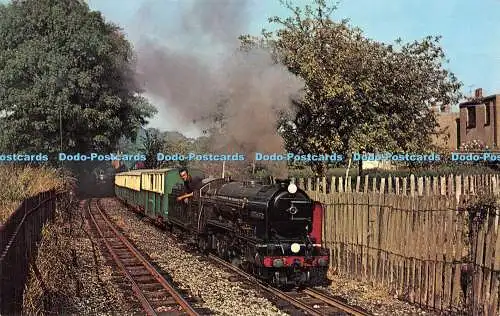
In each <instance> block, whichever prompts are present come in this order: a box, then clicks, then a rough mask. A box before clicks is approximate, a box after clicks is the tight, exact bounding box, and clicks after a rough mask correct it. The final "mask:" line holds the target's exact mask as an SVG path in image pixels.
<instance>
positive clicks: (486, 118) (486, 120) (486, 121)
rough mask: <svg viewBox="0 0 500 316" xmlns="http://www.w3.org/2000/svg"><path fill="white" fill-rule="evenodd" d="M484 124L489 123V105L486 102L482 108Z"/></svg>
mask: <svg viewBox="0 0 500 316" xmlns="http://www.w3.org/2000/svg"><path fill="white" fill-rule="evenodd" d="M484 116H485V118H484V126H487V125H490V105H489V104H486V108H485V109H484Z"/></svg>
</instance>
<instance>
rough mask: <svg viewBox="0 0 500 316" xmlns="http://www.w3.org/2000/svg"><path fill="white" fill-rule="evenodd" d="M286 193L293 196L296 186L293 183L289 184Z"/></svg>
mask: <svg viewBox="0 0 500 316" xmlns="http://www.w3.org/2000/svg"><path fill="white" fill-rule="evenodd" d="M288 192H289V193H291V194H294V193H295V192H297V186H296V185H295V184H294V183H290V184H289V185H288Z"/></svg>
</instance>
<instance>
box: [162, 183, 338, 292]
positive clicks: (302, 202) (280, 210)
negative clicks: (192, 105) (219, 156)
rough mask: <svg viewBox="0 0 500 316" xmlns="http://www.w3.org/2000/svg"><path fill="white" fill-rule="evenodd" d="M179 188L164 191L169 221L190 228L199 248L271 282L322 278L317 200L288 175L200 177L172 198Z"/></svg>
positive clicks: (324, 266) (325, 258) (324, 262)
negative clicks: (262, 179) (270, 180)
mask: <svg viewBox="0 0 500 316" xmlns="http://www.w3.org/2000/svg"><path fill="white" fill-rule="evenodd" d="M182 193H183V187H182V186H177V187H174V188H173V190H172V194H171V195H170V196H169V205H170V207H169V214H168V222H169V225H171V226H172V227H173V226H180V227H182V228H184V229H185V230H188V231H190V234H189V235H190V236H192V237H193V241H194V242H196V243H197V244H198V245H199V247H200V248H201V249H202V250H204V251H207V252H208V251H210V252H215V253H216V254H217V255H218V256H220V257H222V258H224V259H226V260H229V261H231V262H233V264H235V265H239V266H240V267H242V268H243V269H245V270H246V271H248V272H250V273H252V274H254V275H256V276H258V277H260V278H261V279H264V280H266V281H268V282H270V283H273V284H274V285H276V286H311V285H321V284H324V283H325V282H328V281H327V278H326V272H327V270H328V265H329V255H328V252H327V250H326V249H325V248H323V247H322V245H321V232H322V205H321V204H320V203H317V202H314V201H313V200H312V199H311V198H310V197H309V196H308V195H307V194H306V193H305V192H304V191H303V190H301V189H299V188H297V187H296V186H295V184H293V183H290V181H289V180H282V181H278V182H277V183H276V184H272V185H264V184H261V183H257V182H255V181H247V182H234V181H230V180H227V179H212V180H210V179H205V180H204V181H203V186H202V187H201V189H200V190H199V191H196V192H195V193H194V197H193V198H192V199H191V201H190V202H188V203H187V204H186V203H183V202H177V201H176V198H177V197H178V196H179V195H181V194H182ZM172 206H173V207H172Z"/></svg>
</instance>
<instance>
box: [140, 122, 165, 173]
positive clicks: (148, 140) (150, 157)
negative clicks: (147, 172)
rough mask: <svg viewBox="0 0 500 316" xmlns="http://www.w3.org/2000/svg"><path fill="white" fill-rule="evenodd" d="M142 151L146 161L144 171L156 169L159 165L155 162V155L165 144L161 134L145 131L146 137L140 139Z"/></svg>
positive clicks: (155, 130) (153, 130)
mask: <svg viewBox="0 0 500 316" xmlns="http://www.w3.org/2000/svg"><path fill="white" fill-rule="evenodd" d="M142 141H143V151H144V152H145V154H146V161H145V163H144V165H145V168H146V169H154V168H158V167H159V166H160V164H161V162H160V161H158V160H157V154H158V153H159V152H161V150H162V149H163V147H164V145H165V142H164V140H163V138H162V135H161V133H160V132H159V131H158V130H157V129H153V128H150V129H147V130H146V135H145V136H144V137H143V139H142Z"/></svg>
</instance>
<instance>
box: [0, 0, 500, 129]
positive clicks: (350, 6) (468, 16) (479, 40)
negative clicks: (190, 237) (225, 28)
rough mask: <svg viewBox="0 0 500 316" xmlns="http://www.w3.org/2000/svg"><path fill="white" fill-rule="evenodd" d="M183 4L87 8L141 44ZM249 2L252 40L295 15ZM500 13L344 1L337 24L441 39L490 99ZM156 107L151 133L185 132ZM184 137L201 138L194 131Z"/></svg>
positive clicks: (274, 3)
mask: <svg viewBox="0 0 500 316" xmlns="http://www.w3.org/2000/svg"><path fill="white" fill-rule="evenodd" d="M181 1H189V0H87V3H88V4H89V6H90V8H91V9H93V10H98V11H101V12H102V14H103V15H104V17H105V18H106V19H107V20H108V21H112V22H114V23H116V24H118V25H120V26H121V27H122V28H123V29H124V31H125V33H126V34H127V35H128V37H129V39H130V40H131V41H132V43H137V42H138V41H139V40H141V38H143V37H144V35H145V34H148V35H149V36H151V35H153V36H154V34H161V33H162V27H165V25H167V24H170V25H173V26H175V24H179V25H180V23H182V21H179V19H178V17H179V16H180V15H179V14H178V12H179V10H180V9H179V8H180V5H179V4H180V2H181ZM205 1H207V2H216V1H218V0H205ZM233 1H234V2H238V1H243V0H233ZM249 1H252V2H253V5H252V6H251V9H250V10H249V11H248V16H249V20H250V21H251V23H250V24H249V26H248V30H247V33H249V34H254V35H258V34H259V33H260V31H261V29H262V28H263V27H265V28H267V29H272V26H271V25H270V24H269V23H268V22H267V18H268V17H270V16H275V15H278V16H283V17H284V16H288V14H289V12H288V9H286V8H283V7H282V6H281V4H280V3H279V1H278V0H249ZM0 2H5V1H4V0H0ZM293 2H294V4H296V5H298V6H303V5H305V4H311V3H312V1H311V0H309V1H307V0H294V1H293ZM151 3H154V8H155V10H156V11H157V12H154V14H156V17H158V16H161V17H163V16H164V22H163V23H162V24H163V25H151V23H143V22H144V21H141V20H139V19H138V16H139V12H140V11H141V10H143V9H144V7H147V6H148V4H151ZM498 12H500V0H480V1H467V0H411V1H410V0H405V1H402V0H376V1H374V0H341V1H339V4H338V9H337V10H336V11H334V13H333V18H334V19H336V20H341V19H344V18H348V19H349V20H350V23H351V24H352V25H353V26H357V27H360V28H361V29H362V30H363V31H364V33H365V35H366V36H367V37H369V38H372V39H374V40H378V41H383V42H392V41H394V40H395V39H396V38H398V37H400V38H402V39H403V41H406V42H408V41H413V40H419V39H421V38H423V37H425V36H427V35H441V36H442V37H443V38H442V40H441V44H442V46H443V48H444V50H445V53H446V56H447V58H448V59H449V60H450V63H449V64H448V65H447V68H449V69H450V70H451V71H452V72H454V73H455V74H456V75H457V77H458V79H459V80H460V81H462V82H463V88H462V90H463V92H464V93H465V94H466V95H469V94H471V93H473V92H474V89H476V88H483V94H486V95H490V94H494V93H500V41H499V39H500V24H499V23H498ZM142 16H144V14H142ZM146 22H147V21H146ZM169 27H170V28H171V27H172V26H169ZM172 42H173V43H178V44H179V45H181V44H182V45H189V43H186V42H185V41H184V40H183V39H182V38H174V39H172ZM171 44H172V43H169V45H171ZM151 101H152V102H153V103H154V104H155V105H157V107H158V109H159V114H158V115H157V117H156V118H155V119H154V120H153V121H152V122H151V127H157V128H161V129H167V130H168V129H170V125H171V126H172V128H179V126H175V121H174V120H172V119H171V118H169V115H168V113H166V111H168V110H167V109H168V105H165V104H159V103H161V101H160V100H155V99H152V100H151ZM182 132H184V133H187V134H192V133H196V134H197V133H198V132H197V131H196V129H194V128H189V127H188V128H187V129H186V128H184V130H183V131H182Z"/></svg>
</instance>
